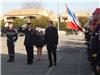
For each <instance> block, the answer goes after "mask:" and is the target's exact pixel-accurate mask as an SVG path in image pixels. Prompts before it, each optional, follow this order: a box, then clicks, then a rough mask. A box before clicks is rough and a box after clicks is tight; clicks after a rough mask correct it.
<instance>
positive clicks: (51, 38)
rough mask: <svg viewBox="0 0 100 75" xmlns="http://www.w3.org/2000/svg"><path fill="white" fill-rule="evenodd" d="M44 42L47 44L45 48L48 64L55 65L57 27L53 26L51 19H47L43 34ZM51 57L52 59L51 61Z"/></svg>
mask: <svg viewBox="0 0 100 75" xmlns="http://www.w3.org/2000/svg"><path fill="white" fill-rule="evenodd" d="M44 40H45V44H47V50H48V59H49V66H48V67H52V66H53V61H54V66H56V63H57V57H56V49H57V45H58V31H57V28H56V27H54V26H53V22H52V21H48V28H47V29H46V30H45V36H44ZM52 57H53V61H52Z"/></svg>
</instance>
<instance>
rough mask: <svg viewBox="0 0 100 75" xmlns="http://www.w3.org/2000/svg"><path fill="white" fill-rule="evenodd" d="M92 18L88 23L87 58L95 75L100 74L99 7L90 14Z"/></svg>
mask: <svg viewBox="0 0 100 75" xmlns="http://www.w3.org/2000/svg"><path fill="white" fill-rule="evenodd" d="M92 15H93V16H92V17H93V20H92V22H91V23H90V28H89V33H88V34H86V35H87V42H88V48H87V52H88V58H89V61H90V62H91V65H92V70H93V71H94V73H95V75H100V8H97V9H96V10H95V11H94V13H93V14H92Z"/></svg>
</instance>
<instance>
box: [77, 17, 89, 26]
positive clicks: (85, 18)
mask: <svg viewBox="0 0 100 75" xmlns="http://www.w3.org/2000/svg"><path fill="white" fill-rule="evenodd" d="M78 19H79V22H80V23H81V25H82V27H84V25H85V24H86V23H87V21H88V17H85V16H79V17H78Z"/></svg>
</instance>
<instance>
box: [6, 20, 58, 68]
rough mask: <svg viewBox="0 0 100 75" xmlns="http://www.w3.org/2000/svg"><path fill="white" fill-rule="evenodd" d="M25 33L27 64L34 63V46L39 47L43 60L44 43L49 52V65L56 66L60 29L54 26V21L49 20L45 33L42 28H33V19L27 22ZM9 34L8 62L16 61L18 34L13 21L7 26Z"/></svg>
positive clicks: (38, 53)
mask: <svg viewBox="0 0 100 75" xmlns="http://www.w3.org/2000/svg"><path fill="white" fill-rule="evenodd" d="M23 32H24V35H25V40H24V46H25V49H26V53H27V64H28V65H32V63H33V60H34V46H36V47H37V55H38V59H39V60H41V57H42V48H43V46H44V45H46V46H47V52H48V60H49V65H48V67H52V66H56V64H57V62H56V61H57V57H56V49H57V45H58V30H57V28H56V27H55V26H53V21H48V27H47V28H46V30H45V33H44V34H43V31H41V29H40V28H36V29H35V28H33V27H32V24H31V21H28V22H27V26H26V28H25V30H23ZM6 35H7V47H8V56H9V59H8V60H7V62H14V60H15V42H16V41H17V39H18V34H17V31H16V30H15V28H14V27H13V22H8V26H7V27H6Z"/></svg>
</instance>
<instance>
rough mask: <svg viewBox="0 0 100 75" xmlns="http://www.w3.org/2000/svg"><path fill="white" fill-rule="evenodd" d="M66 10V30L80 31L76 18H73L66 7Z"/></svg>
mask: <svg viewBox="0 0 100 75" xmlns="http://www.w3.org/2000/svg"><path fill="white" fill-rule="evenodd" d="M66 8H67V13H68V22H67V28H69V29H73V30H78V31H82V28H81V26H80V23H79V21H78V18H77V17H76V16H75V14H74V13H72V12H71V10H70V9H69V8H68V7H66Z"/></svg>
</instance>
